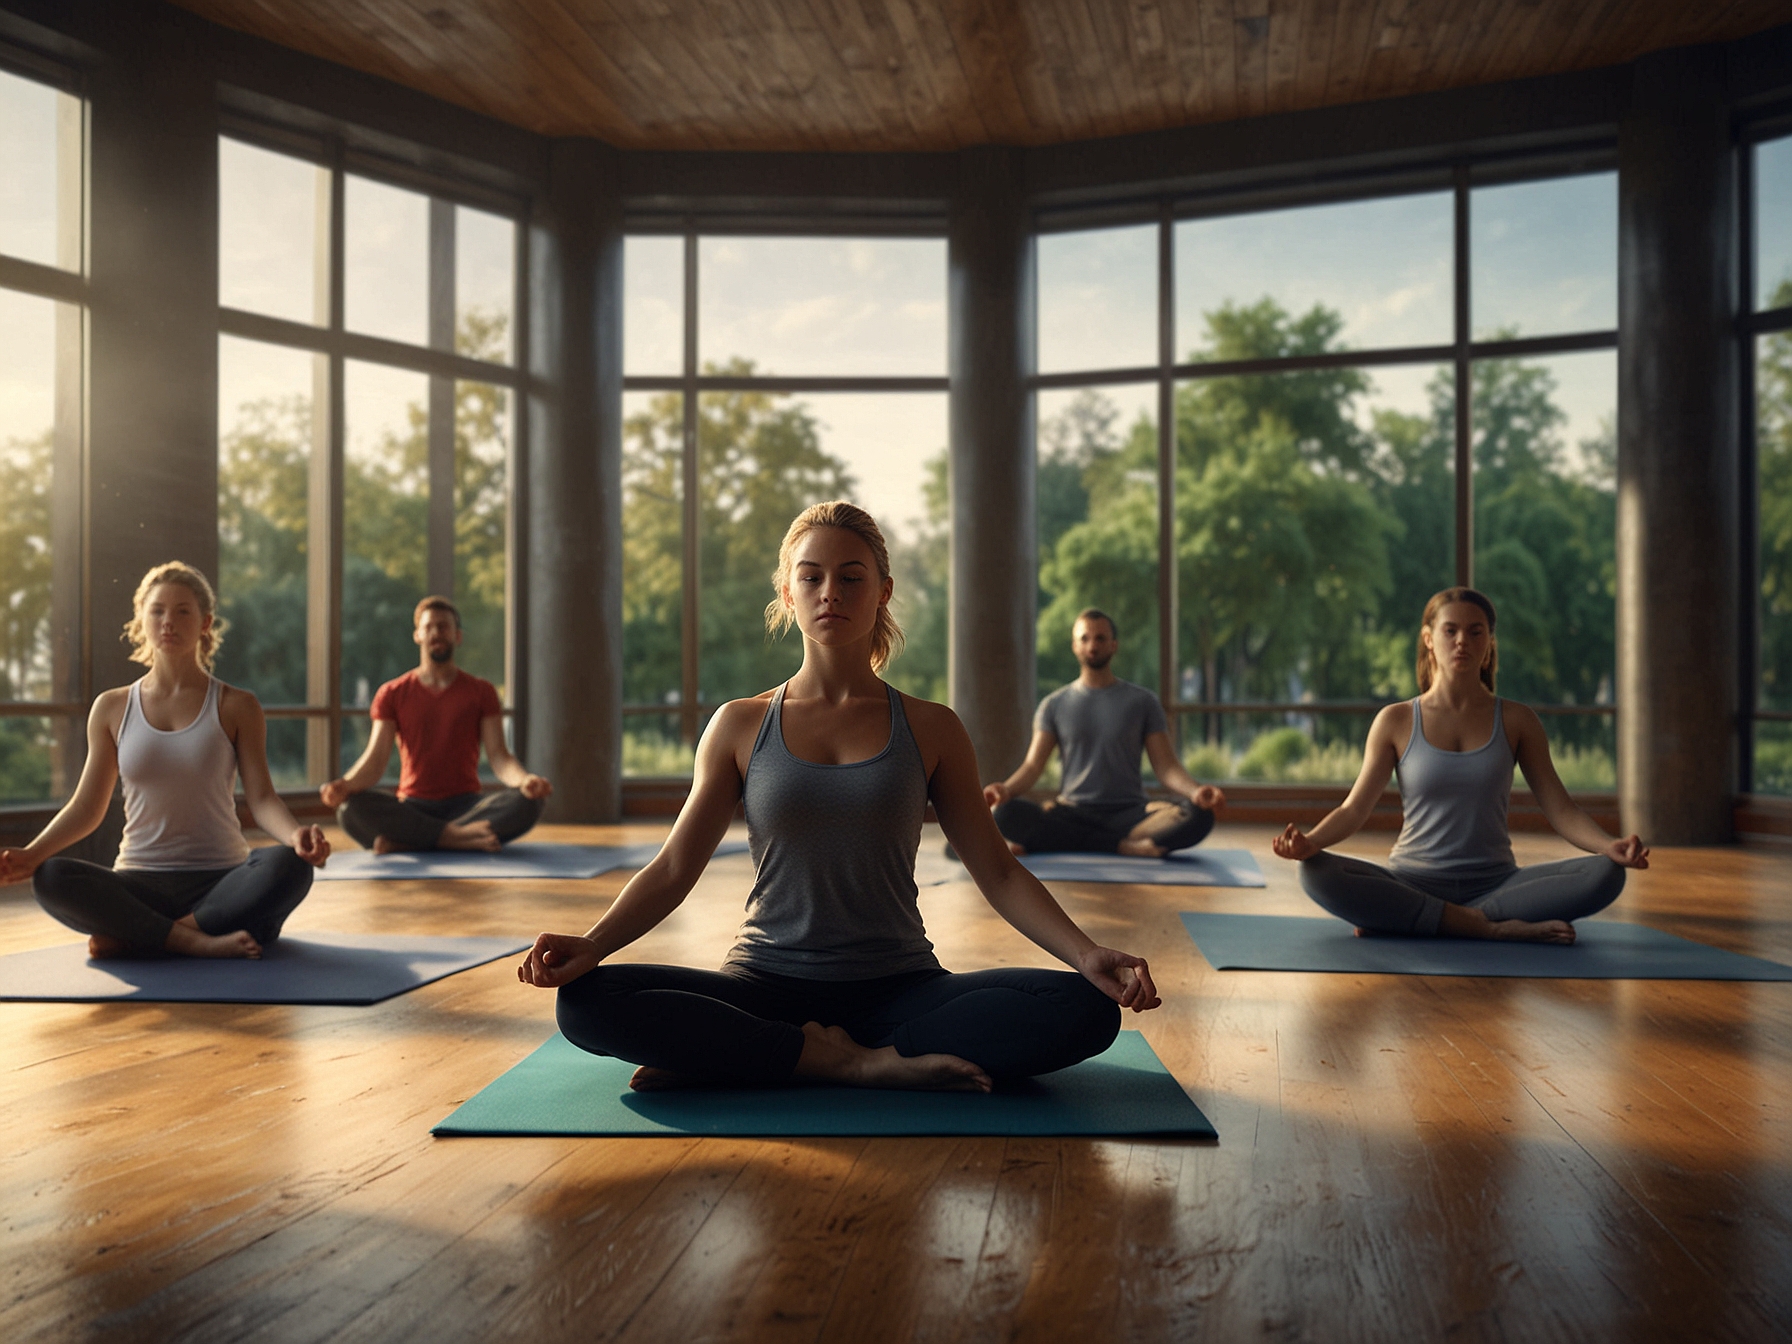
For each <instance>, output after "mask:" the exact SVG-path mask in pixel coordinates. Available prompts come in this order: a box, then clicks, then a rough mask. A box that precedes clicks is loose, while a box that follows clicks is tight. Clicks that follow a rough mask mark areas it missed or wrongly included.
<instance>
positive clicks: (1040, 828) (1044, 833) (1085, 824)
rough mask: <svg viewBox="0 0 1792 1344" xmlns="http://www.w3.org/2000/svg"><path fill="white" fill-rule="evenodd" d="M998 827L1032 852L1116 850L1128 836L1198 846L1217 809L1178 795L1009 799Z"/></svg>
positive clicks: (999, 810)
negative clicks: (1117, 804) (1115, 804)
mask: <svg viewBox="0 0 1792 1344" xmlns="http://www.w3.org/2000/svg"><path fill="white" fill-rule="evenodd" d="M995 819H996V829H997V830H998V831H1000V832H1001V833H1002V837H1003V839H1006V840H1012V841H1013V842H1014V843H1015V844H1017V845H1019V846H1020V847H1021V848H1022V849H1024V850H1026V851H1027V853H1029V854H1066V853H1081V854H1112V853H1115V852H1116V851H1117V850H1118V849H1119V848H1120V842H1121V841H1122V840H1125V839H1126V838H1127V837H1129V836H1130V837H1132V838H1134V839H1138V840H1150V841H1152V842H1153V843H1154V844H1157V845H1161V846H1162V847H1163V848H1164V849H1165V850H1175V849H1187V848H1188V847H1189V846H1190V845H1198V844H1200V843H1201V842H1202V841H1203V840H1205V839H1206V838H1207V833H1208V832H1209V831H1211V830H1212V829H1213V813H1211V812H1209V811H1208V810H1207V809H1206V808H1204V807H1196V806H1195V805H1194V804H1193V803H1191V802H1187V801H1184V800H1182V799H1178V800H1176V801H1175V802H1173V803H1171V802H1156V803H1148V804H1141V805H1139V806H1138V807H1136V808H1119V809H1110V808H1093V807H1078V806H1077V805H1076V804H1074V803H1066V802H1064V801H1062V800H1061V799H1053V800H1052V801H1051V802H1049V803H1047V804H1046V805H1045V806H1044V807H1041V806H1040V805H1039V804H1038V803H1036V802H1034V801H1033V800H1032V799H1030V798H1010V799H1009V800H1008V801H1007V802H1005V803H1003V804H1001V805H1000V806H999V807H997V808H996V810H995Z"/></svg>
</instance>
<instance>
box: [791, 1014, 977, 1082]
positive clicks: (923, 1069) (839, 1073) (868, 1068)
mask: <svg viewBox="0 0 1792 1344" xmlns="http://www.w3.org/2000/svg"><path fill="white" fill-rule="evenodd" d="M803 1036H804V1038H805V1039H804V1041H803V1053H802V1057H801V1058H799V1059H798V1060H797V1063H796V1076H797V1077H798V1078H808V1079H813V1080H815V1081H817V1082H829V1083H846V1084H847V1085H848V1086H851V1087H894V1088H909V1089H913V1090H915V1091H922V1092H987V1091H989V1089H990V1086H991V1084H990V1080H989V1075H988V1074H987V1073H985V1072H983V1070H982V1069H980V1068H978V1067H977V1066H976V1065H975V1064H973V1063H971V1061H970V1060H968V1059H960V1058H959V1057H958V1056H957V1055H912V1056H911V1055H899V1054H897V1053H896V1047H895V1046H893V1045H886V1046H884V1047H883V1048H882V1049H878V1050H872V1049H869V1048H867V1047H866V1046H863V1045H860V1044H859V1043H858V1042H857V1041H855V1040H853V1038H852V1037H851V1036H850V1035H848V1034H847V1031H846V1029H845V1028H844V1027H824V1026H822V1025H821V1023H819V1022H805V1023H803Z"/></svg>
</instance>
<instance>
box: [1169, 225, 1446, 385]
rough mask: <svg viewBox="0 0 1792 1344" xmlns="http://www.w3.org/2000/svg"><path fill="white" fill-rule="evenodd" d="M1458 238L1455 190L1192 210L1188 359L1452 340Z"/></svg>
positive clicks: (1183, 316)
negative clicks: (1263, 209)
mask: <svg viewBox="0 0 1792 1344" xmlns="http://www.w3.org/2000/svg"><path fill="white" fill-rule="evenodd" d="M1454 247H1455V204H1454V200H1453V198H1452V196H1451V194H1450V193H1449V192H1428V193H1426V194H1424V195H1418V196H1392V197H1386V198H1384V199H1380V200H1370V201H1347V202H1343V203H1341V204H1338V205H1317V206H1306V207H1303V208H1301V209H1298V210H1277V211H1271V212H1269V213H1267V214H1254V215H1229V216H1224V217H1221V218H1217V219H1191V220H1185V221H1183V222H1182V223H1180V224H1178V225H1177V226H1176V352H1177V357H1178V358H1179V359H1183V360H1210V359H1227V360H1229V359H1241V358H1249V357H1250V356H1249V355H1245V354H1241V353H1238V351H1240V350H1253V349H1258V348H1268V349H1270V350H1272V351H1273V352H1274V353H1279V354H1308V353H1312V352H1315V351H1318V350H1323V349H1328V348H1343V349H1352V350H1369V349H1375V348H1378V347H1388V346H1409V345H1446V344H1448V343H1449V342H1450V340H1451V339H1452V334H1453V332H1454V330H1455V322H1454V319H1453V318H1452V316H1451V305H1452V294H1453V292H1454V285H1453V282H1452V278H1451V277H1452V275H1453V274H1454V266H1453V261H1452V256H1453V250H1454ZM1322 308H1323V310H1324V311H1323V313H1322V312H1321V311H1320V310H1321V309H1322Z"/></svg>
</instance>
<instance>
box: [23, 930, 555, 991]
mask: <svg viewBox="0 0 1792 1344" xmlns="http://www.w3.org/2000/svg"><path fill="white" fill-rule="evenodd" d="M528 946H529V944H528V943H527V942H525V941H522V940H521V939H517V938H445V937H425V936H422V935H418V934H396V933H306V934H298V935H288V936H287V937H284V938H282V939H280V941H279V942H277V943H275V944H274V945H273V946H272V947H270V948H268V949H267V952H266V953H265V954H264V955H263V956H262V958H261V959H260V960H259V961H237V960H234V959H227V960H219V961H212V960H208V959H206V958H203V957H161V958H146V959H144V960H141V961H138V960H129V959H121V960H117V961H112V960H108V961H89V960H88V957H87V944H85V943H64V944H62V945H60V946H58V947H43V948H38V949H37V950H36V951H32V952H14V953H13V954H12V955H11V956H6V957H0V999H11V1000H15V1001H19V1000H23V1001H31V1002H40V1003H41V1002H48V1003H103V1002H130V1003H330V1004H348V1005H353V1006H360V1005H364V1004H369V1003H378V1002H379V1001H380V1000H381V999H389V998H391V997H392V996H393V995H395V994H402V993H404V992H405V991H406V990H411V989H416V988H417V987H418V986H420V985H427V984H429V983H430V982H431V981H433V980H440V979H442V978H443V977H445V976H450V975H454V974H456V973H457V972H460V971H466V970H471V969H472V968H473V967H475V966H483V965H484V964H485V963H486V962H488V961H496V960H497V959H498V958H499V957H505V956H509V955H510V954H511V953H513V952H521V951H522V950H523V949H524V948H526V947H528Z"/></svg>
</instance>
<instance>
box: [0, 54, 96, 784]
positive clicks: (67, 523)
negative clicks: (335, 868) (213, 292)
mask: <svg viewBox="0 0 1792 1344" xmlns="http://www.w3.org/2000/svg"><path fill="white" fill-rule="evenodd" d="M83 115H84V110H83V104H82V103H81V100H80V99H78V98H76V97H74V96H73V95H71V94H69V93H66V92H63V91H62V90H60V89H57V88H54V87H52V86H50V85H48V84H45V83H42V82H40V81H38V80H35V79H25V78H22V77H20V76H17V75H14V74H11V73H8V72H7V71H5V70H3V69H0V604H3V605H0V805H5V804H9V803H11V804H33V803H35V804H43V803H47V802H54V801H59V800H60V799H62V798H64V797H66V796H67V795H68V793H69V791H70V789H71V788H72V787H73V786H74V781H75V779H76V777H77V776H78V775H79V773H80V768H81V762H82V758H83V755H84V750H85V738H84V735H83V728H82V724H83V719H84V717H85V709H86V706H85V699H86V694H87V687H86V685H85V684H84V682H83V679H82V669H81V667H80V665H79V659H78V651H79V648H80V640H79V629H78V625H79V610H80V573H79V563H80V560H79V557H80V536H79V529H80V518H81V510H80V497H79V491H80V488H81V471H80V453H81V422H80V417H81V403H82V396H81V352H82V330H81V327H82V322H83V321H84V315H85V300H86V279H85V269H86V267H85V264H84V260H85V259H84V258H83V256H82V242H81V240H82V233H83V229H82V212H83V209H84V201H83V198H82V177H83V166H82V144H83V140H84V135H83V128H82V117H83Z"/></svg>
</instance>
